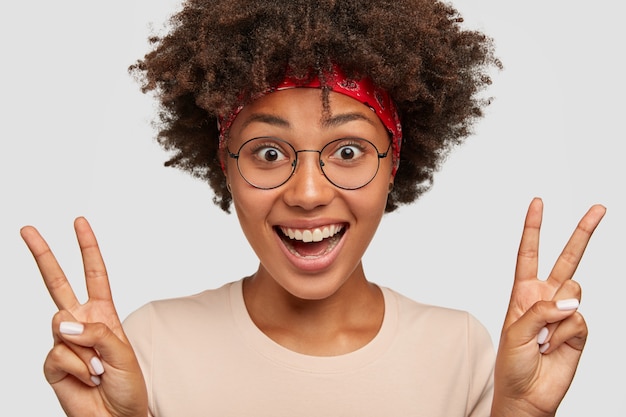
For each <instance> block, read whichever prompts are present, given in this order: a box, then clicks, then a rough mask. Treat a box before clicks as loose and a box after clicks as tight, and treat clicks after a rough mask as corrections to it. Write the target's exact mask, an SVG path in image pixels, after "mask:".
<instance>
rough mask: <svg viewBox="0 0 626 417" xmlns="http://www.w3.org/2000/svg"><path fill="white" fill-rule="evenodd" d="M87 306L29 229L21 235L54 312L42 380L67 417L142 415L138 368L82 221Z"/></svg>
mask: <svg viewBox="0 0 626 417" xmlns="http://www.w3.org/2000/svg"><path fill="white" fill-rule="evenodd" d="M74 229H75V231H76V237H77V238H78V244H79V246H80V250H81V253H82V258H83V265H84V270H85V281H86V284H87V293H88V296H89V300H88V301H87V302H86V303H84V304H81V303H80V302H79V301H78V299H77V298H76V295H75V294H74V291H73V289H72V287H71V286H70V284H69V282H68V280H67V278H66V277H65V275H64V274H63V270H62V269H61V267H60V266H59V264H58V262H57V260H56V258H55V257H54V255H53V254H52V251H51V250H50V248H49V247H48V244H47V243H46V242H45V240H44V239H43V238H42V237H41V235H40V234H39V232H38V231H37V230H36V229H35V228H34V227H32V226H26V227H24V228H22V230H21V235H22V238H23V239H24V241H25V242H26V245H27V246H28V248H29V249H30V251H31V253H32V254H33V256H34V258H35V261H36V262H37V266H38V267H39V271H40V272H41V275H42V277H43V280H44V282H45V284H46V287H47V288H48V291H49V292H50V295H51V296H52V299H53V300H54V303H55V304H56V306H57V307H58V308H59V311H58V313H56V314H55V316H54V318H53V320H52V334H53V337H54V346H53V348H52V350H50V353H49V354H48V356H47V358H46V361H45V364H44V374H45V376H46V379H47V380H48V383H50V385H51V386H52V388H53V389H54V391H55V393H56V395H57V397H58V399H59V402H60V403H61V406H62V407H63V409H64V410H65V412H66V414H67V415H68V416H81V417H84V416H90V415H97V416H141V417H145V416H146V415H148V411H147V394H146V387H145V383H144V380H143V376H142V373H141V370H140V368H139V364H138V362H137V359H136V357H135V354H134V352H133V350H132V348H131V346H130V343H129V342H128V339H127V338H126V335H125V334H124V331H123V329H122V323H121V321H120V319H119V317H118V315H117V312H116V310H115V306H114V304H113V299H112V297H111V290H110V287H109V280H108V277H107V272H106V268H105V265H104V261H103V260H102V256H101V254H100V249H99V248H98V243H97V241H96V237H95V236H94V234H93V231H92V230H91V227H90V226H89V223H88V222H87V220H86V219H84V218H82V217H81V218H78V219H76V221H75V222H74Z"/></svg>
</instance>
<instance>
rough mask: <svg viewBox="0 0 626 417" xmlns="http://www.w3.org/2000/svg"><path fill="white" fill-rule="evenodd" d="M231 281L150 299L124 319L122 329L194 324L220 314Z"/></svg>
mask: <svg viewBox="0 0 626 417" xmlns="http://www.w3.org/2000/svg"><path fill="white" fill-rule="evenodd" d="M233 284H234V283H228V284H225V285H223V286H222V287H219V288H216V289H210V290H206V291H203V292H200V293H198V294H194V295H189V296H185V297H177V298H169V299H162V300H156V301H151V302H149V303H147V304H145V305H143V306H141V307H140V308H138V309H137V310H135V311H133V312H132V313H131V314H130V315H129V316H128V317H127V318H126V319H125V320H124V330H125V331H126V332H127V333H131V334H134V333H146V332H151V331H155V330H156V329H157V328H160V329H169V330H172V329H176V328H181V327H185V328H194V327H196V326H197V325H201V324H202V323H206V320H207V318H219V317H223V316H224V315H227V313H228V311H229V310H230V287H231V286H232V285H233Z"/></svg>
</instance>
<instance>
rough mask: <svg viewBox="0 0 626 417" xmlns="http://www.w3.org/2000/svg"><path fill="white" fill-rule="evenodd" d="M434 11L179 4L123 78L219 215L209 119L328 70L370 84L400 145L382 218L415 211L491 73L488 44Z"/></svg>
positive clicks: (220, 186) (417, 4)
mask: <svg viewBox="0 0 626 417" xmlns="http://www.w3.org/2000/svg"><path fill="white" fill-rule="evenodd" d="M462 22H463V19H462V18H461V16H460V15H459V13H458V12H457V10H455V9H454V8H453V7H452V6H450V5H447V4H445V3H442V2H439V1H435V0H320V1H315V2H312V1H309V0H289V1H283V0H245V1H235V0H187V1H185V2H184V3H183V7H182V9H181V10H180V11H179V12H178V13H176V14H175V15H173V16H172V17H171V18H170V21H169V26H168V31H167V33H166V34H165V35H163V36H154V37H152V38H151V39H150V42H151V45H152V49H151V51H149V52H148V53H147V54H146V55H145V56H144V58H143V59H140V60H138V61H137V62H136V63H135V64H134V65H131V66H130V68H129V71H130V73H131V74H133V75H134V76H135V77H136V78H137V79H138V81H139V82H140V83H141V85H142V91H143V92H144V93H148V92H150V93H152V94H154V96H155V97H156V98H157V99H158V102H159V105H160V110H159V113H160V114H159V119H158V123H157V125H158V134H157V141H158V142H159V143H160V144H161V145H162V146H163V147H164V148H165V149H166V150H168V151H173V155H172V156H171V158H170V159H169V160H168V161H167V162H166V163H165V165H166V166H174V167H178V168H180V169H183V170H185V171H188V172H190V173H191V174H192V175H193V176H195V177H198V178H200V179H202V180H205V181H208V183H209V184H210V185H211V187H212V188H213V190H214V193H215V196H214V198H213V201H214V202H215V204H217V205H219V206H220V207H221V208H222V209H223V210H224V211H226V212H229V210H230V205H231V202H232V200H231V195H230V193H229V192H228V190H227V187H226V180H225V177H224V174H223V172H222V169H221V165H220V150H219V147H218V136H219V133H218V129H217V118H218V116H219V115H220V114H226V113H228V112H229V111H230V110H231V109H232V108H234V106H235V105H236V104H237V103H238V102H240V100H242V98H243V100H246V99H249V98H250V97H253V96H254V95H255V94H256V93H259V92H262V91H264V90H266V89H267V88H268V87H270V86H272V85H276V84H277V83H278V82H280V81H281V80H282V79H283V77H284V74H285V70H286V68H289V70H290V71H291V72H292V73H293V74H294V75H297V76H302V77H305V76H307V75H308V76H310V74H312V73H313V74H314V75H317V76H320V78H322V77H323V74H324V72H325V71H327V70H328V69H329V68H331V67H332V65H333V64H336V65H338V66H339V67H341V68H342V69H343V71H344V72H345V73H346V74H347V75H348V76H353V77H360V76H369V77H370V78H371V79H372V80H373V82H374V83H375V84H376V85H378V86H379V87H381V88H384V89H385V90H387V91H388V93H389V94H390V96H391V97H392V99H393V100H394V101H395V103H396V106H397V108H398V113H399V115H400V119H401V122H402V130H403V142H402V154H401V158H400V167H399V170H398V171H397V174H396V177H395V180H394V187H393V189H392V191H391V192H390V194H389V198H388V201H387V206H386V211H387V212H390V211H393V210H395V209H396V208H397V207H398V206H399V205H401V204H407V203H410V202H412V201H414V200H416V199H417V198H418V197H419V196H420V195H421V194H422V193H424V192H425V191H427V190H428V189H429V188H430V187H431V186H432V181H433V175H434V173H435V172H436V171H437V170H438V168H439V165H440V164H441V162H442V161H443V160H444V159H445V157H446V155H447V153H448V152H449V151H450V149H452V147H454V146H455V145H458V144H460V143H461V142H462V141H463V140H464V139H465V138H466V137H468V136H469V135H470V134H471V128H472V125H473V123H474V122H475V120H476V119H477V118H480V117H481V116H482V115H483V110H484V108H485V106H486V105H488V103H489V99H487V98H481V97H480V95H479V94H478V93H479V92H481V91H482V90H483V89H484V88H485V87H486V86H488V85H489V84H490V83H491V79H490V77H489V73H488V72H489V70H490V69H491V68H493V67H496V68H501V67H502V66H501V64H500V62H499V60H498V59H497V58H495V57H494V55H493V41H492V39H491V38H489V37H487V36H486V35H485V34H483V33H480V32H477V31H470V30H466V29H463V28H462V27H461V24H462Z"/></svg>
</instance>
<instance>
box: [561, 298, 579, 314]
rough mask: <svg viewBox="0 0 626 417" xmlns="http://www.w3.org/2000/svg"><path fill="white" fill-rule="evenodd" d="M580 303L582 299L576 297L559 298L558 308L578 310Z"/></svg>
mask: <svg viewBox="0 0 626 417" xmlns="http://www.w3.org/2000/svg"><path fill="white" fill-rule="evenodd" d="M579 305H580V301H578V300H577V299H576V298H568V299H567V300H559V301H557V302H556V308H558V309H559V310H563V311H566V310H576V309H577V308H578V306H579Z"/></svg>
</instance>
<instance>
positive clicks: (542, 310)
mask: <svg viewBox="0 0 626 417" xmlns="http://www.w3.org/2000/svg"><path fill="white" fill-rule="evenodd" d="M579 304H580V301H579V300H578V299H577V298H568V299H563V300H552V301H537V302H536V303H535V304H533V305H532V306H531V307H530V308H529V309H528V310H527V311H526V312H525V313H524V314H523V315H522V316H521V317H520V318H519V319H518V320H517V321H515V322H514V323H512V324H511V325H510V326H509V327H508V328H507V329H505V330H504V332H503V336H505V338H506V340H507V341H508V343H509V344H510V347H518V346H523V345H526V344H528V343H539V344H540V345H542V344H543V343H544V341H545V340H546V339H547V337H548V333H547V328H546V326H547V325H549V324H556V325H557V326H558V323H560V322H562V321H563V320H565V319H566V318H568V317H570V316H571V315H572V314H574V313H575V312H576V311H577V310H578V306H579ZM552 327H554V326H552ZM544 328H546V330H544Z"/></svg>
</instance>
